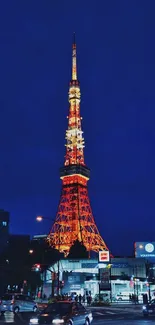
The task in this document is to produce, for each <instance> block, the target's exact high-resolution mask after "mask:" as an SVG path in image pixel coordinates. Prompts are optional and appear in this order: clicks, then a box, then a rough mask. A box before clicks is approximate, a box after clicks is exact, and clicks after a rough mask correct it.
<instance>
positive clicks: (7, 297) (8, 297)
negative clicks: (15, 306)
mask: <svg viewBox="0 0 155 325" xmlns="http://www.w3.org/2000/svg"><path fill="white" fill-rule="evenodd" d="M12 298H13V296H12V295H4V296H2V300H5V301H7V300H12Z"/></svg>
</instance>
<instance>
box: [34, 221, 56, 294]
mask: <svg viewBox="0 0 155 325" xmlns="http://www.w3.org/2000/svg"><path fill="white" fill-rule="evenodd" d="M44 219H45V220H50V221H51V220H52V221H54V222H55V219H53V218H48V217H44V216H37V217H36V221H38V222H42V221H43V220H44ZM58 245H59V252H60V231H59V243H58ZM59 293H60V261H59V258H58V287H57V294H58V295H59Z"/></svg>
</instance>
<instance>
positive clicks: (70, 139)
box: [48, 34, 108, 256]
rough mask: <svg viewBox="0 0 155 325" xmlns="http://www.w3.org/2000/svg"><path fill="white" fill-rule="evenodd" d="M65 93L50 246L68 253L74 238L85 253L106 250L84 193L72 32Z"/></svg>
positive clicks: (85, 175)
mask: <svg viewBox="0 0 155 325" xmlns="http://www.w3.org/2000/svg"><path fill="white" fill-rule="evenodd" d="M68 95H69V98H68V99H69V115H68V117H67V118H68V129H67V131H66V155H65V161H64V166H63V167H62V168H61V169H60V178H61V180H62V192H61V197H60V203H59V206H58V212H57V215H56V219H55V222H54V224H53V226H52V229H51V231H50V234H49V235H48V241H49V244H50V246H52V247H54V248H56V249H58V250H59V251H60V252H63V253H64V254H65V256H67V255H68V253H69V250H70V248H71V246H72V245H73V244H74V242H75V241H76V240H79V241H80V242H82V244H83V245H85V247H86V249H87V251H89V252H90V251H94V252H98V251H100V250H108V248H107V246H106V244H105V242H104V240H103V239H102V237H101V236H100V234H99V231H98V229H97V226H96V224H95V221H94V217H93V214H92V209H91V206H90V201H89V196H88V188H87V182H88V180H89V178H90V170H89V169H88V167H87V166H86V164H85V161H84V138H83V131H82V128H81V120H82V117H81V116H80V98H81V93H80V84H79V81H78V78H77V59H76V43H75V34H74V40H73V45H72V79H71V81H70V85H69V94H68Z"/></svg>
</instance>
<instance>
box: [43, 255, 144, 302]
mask: <svg viewBox="0 0 155 325" xmlns="http://www.w3.org/2000/svg"><path fill="white" fill-rule="evenodd" d="M145 263H146V261H145V259H143V258H133V257H132V258H128V257H125V258H111V260H110V262H109V264H104V266H102V265H103V263H102V265H101V264H100V263H99V262H98V259H84V260H71V259H63V260H60V261H59V262H58V263H56V264H54V265H53V266H52V267H51V268H50V270H48V271H46V277H45V283H44V293H45V294H46V295H47V296H49V295H50V293H51V285H52V276H51V275H52V273H55V274H56V273H58V270H59V280H60V284H61V292H62V294H66V293H69V294H71V293H74V292H76V294H78V295H79V294H81V295H87V294H91V296H92V297H95V295H97V294H99V292H105V291H106V292H107V291H108V290H109V288H111V289H110V291H111V296H113V297H116V296H117V294H120V293H122V292H125V293H127V294H128V295H129V294H132V293H136V294H141V293H144V292H147V290H148V287H147V279H146V265H145ZM105 269H106V270H109V280H108V281H109V282H110V287H108V286H107V279H106V280H105V278H104V273H105V272H104V270H105ZM106 273H107V271H106ZM57 285H58V282H57V281H55V286H56V287H57ZM56 292H57V288H55V293H56Z"/></svg>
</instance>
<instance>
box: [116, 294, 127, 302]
mask: <svg viewBox="0 0 155 325" xmlns="http://www.w3.org/2000/svg"><path fill="white" fill-rule="evenodd" d="M116 300H117V301H129V293H125V292H122V293H119V294H117V295H116Z"/></svg>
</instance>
